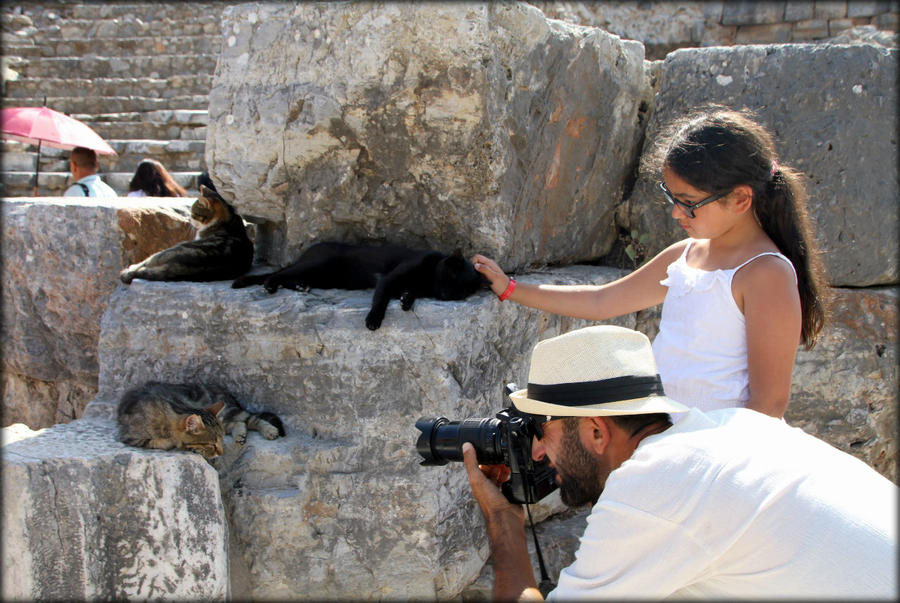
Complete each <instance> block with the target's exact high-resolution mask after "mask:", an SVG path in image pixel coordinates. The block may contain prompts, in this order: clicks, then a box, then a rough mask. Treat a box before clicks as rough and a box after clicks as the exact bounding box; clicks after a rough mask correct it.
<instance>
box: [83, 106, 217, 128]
mask: <svg viewBox="0 0 900 603" xmlns="http://www.w3.org/2000/svg"><path fill="white" fill-rule="evenodd" d="M72 117H74V118H75V119H80V120H81V121H84V122H86V123H90V124H98V123H104V122H118V121H122V122H125V121H142V122H146V123H164V124H169V125H173V124H174V125H181V126H205V125H207V124H208V123H209V112H208V111H206V109H157V110H154V111H123V112H117V113H75V114H72Z"/></svg>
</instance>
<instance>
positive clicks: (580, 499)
mask: <svg viewBox="0 0 900 603" xmlns="http://www.w3.org/2000/svg"><path fill="white" fill-rule="evenodd" d="M560 456H561V458H560V459H559V461H557V462H555V463H554V466H555V468H556V473H557V474H559V477H560V484H559V497H560V498H561V499H562V501H563V502H564V503H565V504H566V505H568V506H570V507H580V506H581V505H583V504H586V503H591V505H594V504H596V503H597V500H598V499H599V498H600V494H601V493H602V492H603V486H604V483H605V477H604V474H605V473H606V472H605V471H604V470H603V467H602V465H603V463H602V462H601V459H599V458H597V457H596V456H594V455H592V454H591V453H590V452H588V450H587V449H586V448H585V447H584V445H583V444H582V443H581V438H579V437H578V422H577V421H571V422H570V421H568V420H567V421H565V422H564V423H563V442H562V454H561V455H560Z"/></svg>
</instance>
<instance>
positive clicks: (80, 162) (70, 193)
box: [63, 147, 119, 197]
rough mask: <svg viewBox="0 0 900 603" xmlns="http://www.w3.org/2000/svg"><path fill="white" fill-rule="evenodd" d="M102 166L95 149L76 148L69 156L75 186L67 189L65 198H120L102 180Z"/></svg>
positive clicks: (70, 170) (64, 194)
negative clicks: (100, 173) (98, 171)
mask: <svg viewBox="0 0 900 603" xmlns="http://www.w3.org/2000/svg"><path fill="white" fill-rule="evenodd" d="M99 168H100V164H99V162H98V161H97V153H96V152H95V151H94V150H93V149H86V148H84V147H75V148H74V149H72V153H71V154H70V155H69V172H71V174H72V179H73V180H75V184H73V185H72V186H70V187H69V188H67V189H66V192H65V193H63V196H64V197H118V196H119V195H118V194H117V193H116V191H114V190H113V189H112V187H110V186H109V185H108V184H106V183H105V182H103V181H102V180H100V176H99V175H98V174H97V170H98V169H99Z"/></svg>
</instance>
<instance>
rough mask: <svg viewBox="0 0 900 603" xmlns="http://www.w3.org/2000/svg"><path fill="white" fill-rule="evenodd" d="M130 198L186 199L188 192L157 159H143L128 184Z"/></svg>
mask: <svg viewBox="0 0 900 603" xmlns="http://www.w3.org/2000/svg"><path fill="white" fill-rule="evenodd" d="M128 196H129V197H185V196H187V191H185V190H184V188H183V187H182V186H181V185H180V184H178V183H177V182H175V179H174V178H173V177H172V175H171V174H170V173H169V172H168V170H166V168H165V167H163V164H161V163H160V162H158V161H156V160H155V159H143V160H142V161H141V162H140V163H139V164H138V166H137V169H136V170H135V171H134V176H133V177H132V178H131V182H129V183H128Z"/></svg>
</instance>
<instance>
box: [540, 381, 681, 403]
mask: <svg viewBox="0 0 900 603" xmlns="http://www.w3.org/2000/svg"><path fill="white" fill-rule="evenodd" d="M664 395H665V392H664V391H663V386H662V381H661V380H660V378H659V375H653V376H648V377H635V376H632V375H628V376H625V377H613V378H612V379H601V380H600V381H582V382H579V383H556V384H553V385H539V384H537V383H529V384H528V398H529V399H530V400H537V401H538V402H546V403H548V404H562V405H564V406H589V405H591V404H607V403H609V402H621V401H623V400H634V399H637V398H646V397H648V396H664Z"/></svg>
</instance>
